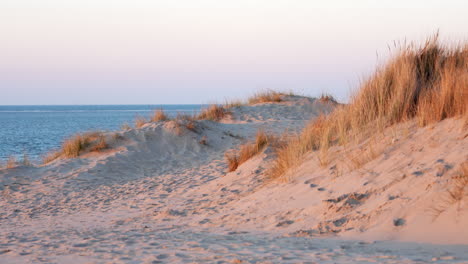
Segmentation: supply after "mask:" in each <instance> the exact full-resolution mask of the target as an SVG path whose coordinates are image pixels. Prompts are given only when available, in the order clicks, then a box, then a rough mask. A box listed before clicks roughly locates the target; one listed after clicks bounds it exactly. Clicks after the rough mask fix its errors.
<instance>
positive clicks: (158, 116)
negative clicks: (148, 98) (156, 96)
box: [150, 109, 169, 122]
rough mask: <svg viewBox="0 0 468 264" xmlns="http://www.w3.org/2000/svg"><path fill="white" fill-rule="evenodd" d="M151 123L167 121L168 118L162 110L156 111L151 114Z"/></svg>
mask: <svg viewBox="0 0 468 264" xmlns="http://www.w3.org/2000/svg"><path fill="white" fill-rule="evenodd" d="M150 120H151V122H159V121H167V120H169V117H168V116H167V115H166V113H165V112H164V110H163V109H158V110H155V111H154V112H153V115H152V116H151V119H150Z"/></svg>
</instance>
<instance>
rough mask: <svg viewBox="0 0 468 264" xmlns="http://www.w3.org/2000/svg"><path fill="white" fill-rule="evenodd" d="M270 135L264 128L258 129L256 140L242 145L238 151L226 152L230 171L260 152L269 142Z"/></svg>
mask: <svg viewBox="0 0 468 264" xmlns="http://www.w3.org/2000/svg"><path fill="white" fill-rule="evenodd" d="M269 141H270V139H269V136H268V135H267V134H266V133H265V131H263V130H259V131H257V135H256V137H255V141H254V142H250V143H247V144H244V145H241V146H240V148H239V151H238V153H226V154H225V157H226V161H227V163H228V171H229V172H231V171H235V170H236V169H237V168H238V167H239V166H240V165H241V164H242V163H244V162H246V161H247V160H249V159H250V158H252V157H253V156H255V155H257V154H259V153H260V152H261V151H262V150H263V149H264V148H265V147H266V146H267V145H268V143H269Z"/></svg>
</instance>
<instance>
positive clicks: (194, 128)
mask: <svg viewBox="0 0 468 264" xmlns="http://www.w3.org/2000/svg"><path fill="white" fill-rule="evenodd" d="M185 128H187V129H188V130H190V131H192V132H195V133H197V132H198V131H197V125H196V123H195V122H194V121H187V122H186V124H185Z"/></svg>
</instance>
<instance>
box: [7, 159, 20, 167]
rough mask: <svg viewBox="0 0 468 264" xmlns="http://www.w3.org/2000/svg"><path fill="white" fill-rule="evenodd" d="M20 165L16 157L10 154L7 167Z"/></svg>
mask: <svg viewBox="0 0 468 264" xmlns="http://www.w3.org/2000/svg"><path fill="white" fill-rule="evenodd" d="M16 166H18V162H17V161H16V158H15V157H14V156H10V157H9V158H8V160H7V163H6V168H7V169H12V168H15V167H16Z"/></svg>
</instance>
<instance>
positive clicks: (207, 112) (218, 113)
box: [196, 104, 229, 121]
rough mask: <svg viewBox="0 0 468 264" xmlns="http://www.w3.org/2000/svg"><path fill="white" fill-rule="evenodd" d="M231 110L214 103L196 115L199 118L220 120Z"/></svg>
mask: <svg viewBox="0 0 468 264" xmlns="http://www.w3.org/2000/svg"><path fill="white" fill-rule="evenodd" d="M228 114H229V111H227V110H226V108H224V107H223V106H221V105H216V104H212V105H210V106H209V107H207V108H205V109H203V110H202V111H201V112H200V114H199V115H198V116H197V117H196V119H198V120H211V121H219V120H221V119H223V118H224V117H225V116H226V115H228Z"/></svg>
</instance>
